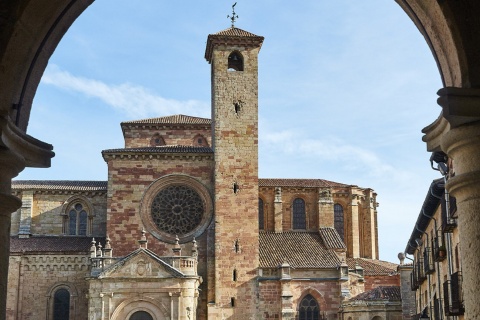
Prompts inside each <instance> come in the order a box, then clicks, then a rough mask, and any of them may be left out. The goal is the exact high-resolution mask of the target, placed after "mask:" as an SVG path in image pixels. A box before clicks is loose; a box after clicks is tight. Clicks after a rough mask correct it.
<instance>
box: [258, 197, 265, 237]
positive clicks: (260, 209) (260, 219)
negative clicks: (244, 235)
mask: <svg viewBox="0 0 480 320" xmlns="http://www.w3.org/2000/svg"><path fill="white" fill-rule="evenodd" d="M263 206H264V204H263V199H262V198H258V229H260V230H264V229H265V214H264V212H263Z"/></svg>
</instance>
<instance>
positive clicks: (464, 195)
mask: <svg viewBox="0 0 480 320" xmlns="http://www.w3.org/2000/svg"><path fill="white" fill-rule="evenodd" d="M479 100H480V99H479ZM478 102H479V103H478V104H477V107H480V101H478ZM442 149H443V150H444V151H445V152H446V153H447V155H448V157H449V158H450V159H452V160H453V164H454V170H455V176H454V177H451V178H450V179H449V180H448V181H447V185H446V187H447V190H448V191H449V192H450V194H451V195H453V196H454V197H456V199H457V211H458V228H459V235H460V246H461V248H462V256H461V259H462V272H463V279H464V281H463V296H464V299H465V319H480V304H479V303H478V299H479V298H480V294H479V292H478V288H479V287H480V264H479V261H480V122H475V123H469V124H465V125H462V126H459V127H456V128H453V129H450V130H449V131H448V132H447V133H446V134H444V136H443V137H442Z"/></svg>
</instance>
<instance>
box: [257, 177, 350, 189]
mask: <svg viewBox="0 0 480 320" xmlns="http://www.w3.org/2000/svg"><path fill="white" fill-rule="evenodd" d="M258 186H259V187H304V188H329V187H346V186H348V185H347V184H343V183H338V182H333V181H328V180H324V179H258Z"/></svg>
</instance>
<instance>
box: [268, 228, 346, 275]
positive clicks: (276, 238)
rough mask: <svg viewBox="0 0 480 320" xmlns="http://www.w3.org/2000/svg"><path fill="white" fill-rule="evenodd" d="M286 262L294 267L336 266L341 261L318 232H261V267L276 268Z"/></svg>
mask: <svg viewBox="0 0 480 320" xmlns="http://www.w3.org/2000/svg"><path fill="white" fill-rule="evenodd" d="M284 262H287V263H288V264H290V265H291V266H292V267H294V268H336V267H338V266H339V265H340V263H341V262H340V260H339V259H338V257H337V255H336V254H335V252H334V251H332V250H328V249H327V248H325V247H324V246H323V244H322V239H321V238H320V234H318V233H317V232H283V233H269V232H265V233H264V232H261V233H260V267H262V268H276V267H278V266H279V265H281V264H282V263H284Z"/></svg>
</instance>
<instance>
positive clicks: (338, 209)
mask: <svg viewBox="0 0 480 320" xmlns="http://www.w3.org/2000/svg"><path fill="white" fill-rule="evenodd" d="M333 215H334V228H335V230H337V232H338V234H339V235H340V238H342V240H343V241H344V242H345V224H344V221H345V218H344V214H343V207H342V206H341V205H340V204H338V203H335V204H334V206H333Z"/></svg>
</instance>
